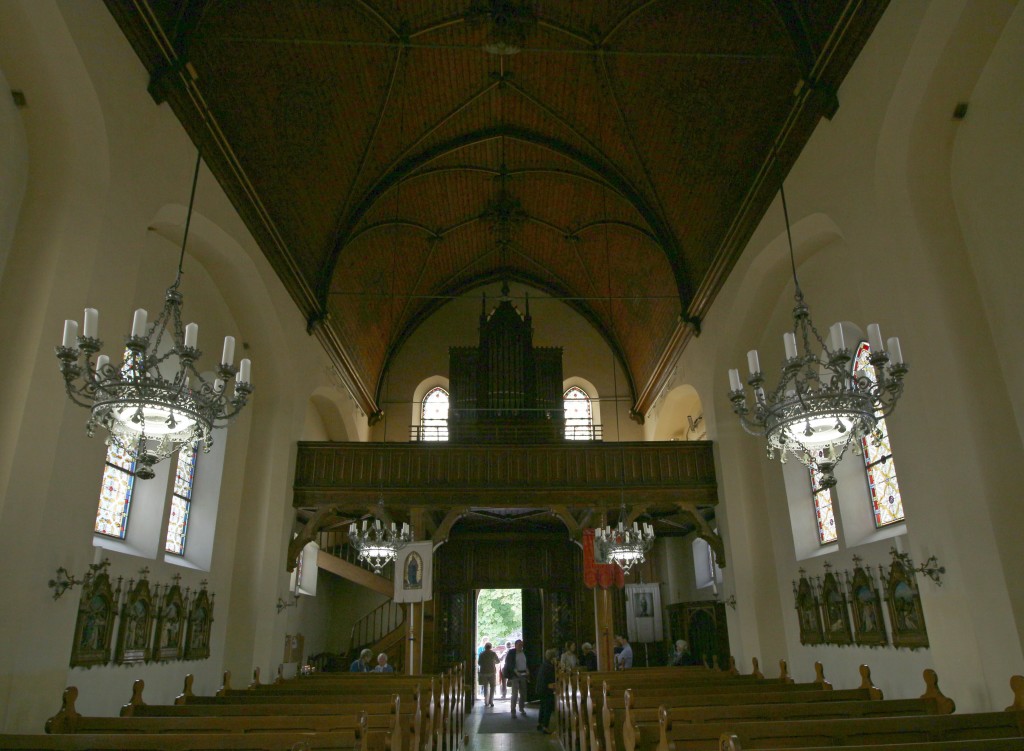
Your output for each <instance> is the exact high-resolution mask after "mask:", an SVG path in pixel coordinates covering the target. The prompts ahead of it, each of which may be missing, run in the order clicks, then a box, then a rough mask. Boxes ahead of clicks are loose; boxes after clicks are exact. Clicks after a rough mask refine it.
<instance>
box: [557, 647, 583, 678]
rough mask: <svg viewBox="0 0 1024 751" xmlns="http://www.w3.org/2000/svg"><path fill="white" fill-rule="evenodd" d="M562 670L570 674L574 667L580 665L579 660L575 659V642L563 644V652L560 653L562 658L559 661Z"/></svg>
mask: <svg viewBox="0 0 1024 751" xmlns="http://www.w3.org/2000/svg"><path fill="white" fill-rule="evenodd" d="M559 662H560V663H561V665H562V669H563V670H568V671H570V672H572V671H573V670H575V669H576V666H577V665H579V664H580V661H579V659H577V657H576V642H574V641H567V642H566V643H565V651H564V652H562V657H561V659H560V660H559Z"/></svg>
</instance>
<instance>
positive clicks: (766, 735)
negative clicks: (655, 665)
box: [657, 669, 1024, 751]
mask: <svg viewBox="0 0 1024 751" xmlns="http://www.w3.org/2000/svg"><path fill="white" fill-rule="evenodd" d="M924 678H925V686H926V691H925V694H924V695H923V696H922V699H926V700H931V701H935V702H936V703H937V706H938V708H939V709H940V711H945V712H947V713H945V714H938V715H919V716H897V717H861V718H844V719H823V720H790V721H786V722H763V721H753V722H737V721H732V722H730V723H728V724H727V723H722V722H707V723H698V724H690V723H685V724H680V725H673V723H672V720H671V719H670V711H669V709H668V708H667V707H666V708H663V709H662V711H661V718H660V721H659V726H660V732H659V741H658V745H657V749H658V751H672V750H674V751H686V750H687V749H701V748H709V747H710V744H711V743H714V742H715V740H716V739H718V741H719V743H721V742H722V739H723V738H726V739H728V742H729V743H734V742H735V743H740V744H741V748H747V749H755V748H756V749H776V748H780V749H781V748H817V747H823V748H824V747H835V746H842V747H844V748H845V747H852V746H864V747H869V748H874V747H878V746H886V747H888V746H895V747H902V748H903V749H907V744H920V743H925V744H928V743H940V742H941V743H946V742H954V741H977V742H981V741H985V742H988V741H990V740H992V741H994V740H998V739H1014V740H1015V742H1016V743H1018V744H1020V745H1018V746H1017V748H1024V710H1018V709H1014V707H1013V705H1011V707H1010V708H1009V710H1008V711H1005V712H982V713H975V714H966V715H954V714H951V712H952V711H953V710H954V709H955V706H954V705H953V703H952V701H951V700H949V699H948V698H947V697H944V696H942V693H941V691H940V690H939V687H938V678H937V676H936V675H935V671H934V670H930V669H929V670H925V672H924ZM1011 685H1012V684H1011ZM1015 699H1016V692H1015ZM1015 704H1016V700H1015ZM734 737H735V741H733V738H734Z"/></svg>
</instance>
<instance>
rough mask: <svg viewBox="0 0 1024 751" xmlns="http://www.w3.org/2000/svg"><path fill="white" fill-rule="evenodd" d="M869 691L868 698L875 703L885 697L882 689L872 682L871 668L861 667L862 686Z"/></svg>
mask: <svg viewBox="0 0 1024 751" xmlns="http://www.w3.org/2000/svg"><path fill="white" fill-rule="evenodd" d="M859 688H863V689H865V690H867V692H868V696H869V697H870V698H871V699H872V700H874V701H881V700H882V699H884V698H885V697H884V696H883V695H882V689H880V688H879V687H878V686H876V685H875V684H874V682H873V681H872V680H871V668H869V667H868V666H867V665H861V666H860V686H859Z"/></svg>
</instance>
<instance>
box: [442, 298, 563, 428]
mask: <svg viewBox="0 0 1024 751" xmlns="http://www.w3.org/2000/svg"><path fill="white" fill-rule="evenodd" d="M448 373H449V397H448V398H449V411H448V440H449V441H451V442H452V443H551V442H555V441H561V440H564V439H565V412H564V409H563V403H562V348H561V347H534V346H533V324H532V321H531V319H530V299H529V297H527V298H526V302H525V310H524V312H523V313H522V314H520V312H519V311H518V310H517V309H516V306H515V305H513V304H512V301H511V300H510V299H509V298H508V285H507V284H506V285H504V286H503V287H502V298H501V300H500V301H499V303H498V305H497V306H496V307H495V308H494V310H492V311H491V313H490V314H488V312H487V296H486V295H484V297H483V302H482V307H481V311H480V345H479V346H478V347H451V348H450V349H449V369H448Z"/></svg>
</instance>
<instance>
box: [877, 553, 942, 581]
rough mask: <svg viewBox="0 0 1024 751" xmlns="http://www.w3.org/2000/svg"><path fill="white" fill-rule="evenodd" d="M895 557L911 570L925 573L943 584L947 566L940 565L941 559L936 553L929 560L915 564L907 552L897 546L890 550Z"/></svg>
mask: <svg viewBox="0 0 1024 751" xmlns="http://www.w3.org/2000/svg"><path fill="white" fill-rule="evenodd" d="M889 552H890V553H891V554H892V556H893V558H896V559H897V560H898V561H899V562H900V563H902V564H903V566H904V567H905V568H906V569H907V570H909V571H915V572H917V573H919V574H924V575H925V576H927V577H928V578H929V579H931V580H932V581H933V582H935V583H936V584H937V585H938V586H940V587H941V586H942V575H943V574H944V573H946V567H945V566H940V565H939V559H938V558H936V557H935V556H934V555H933V556H931V557H930V558H929V559H928V560H927V561H925V562H924V563H922V564H921V565H920V566H915V565H914V561H913V560H912V559H911V557H910V555H909V554H907V553H898V552H896V548H892V549H890V550H889Z"/></svg>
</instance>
